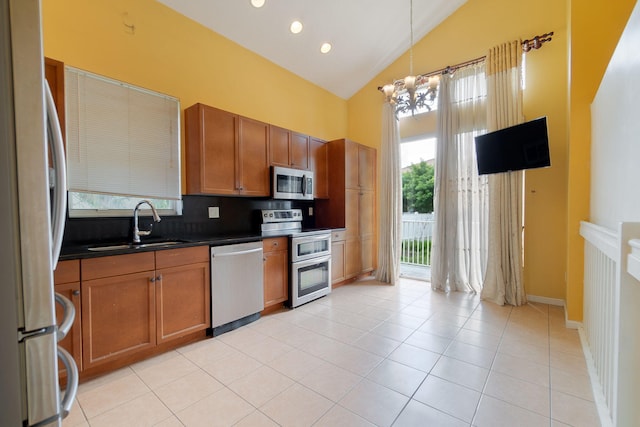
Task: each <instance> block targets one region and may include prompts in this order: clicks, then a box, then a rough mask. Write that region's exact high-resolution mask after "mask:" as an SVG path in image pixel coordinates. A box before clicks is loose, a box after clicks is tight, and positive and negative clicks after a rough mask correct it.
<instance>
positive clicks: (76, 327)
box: [53, 259, 82, 377]
mask: <svg viewBox="0 0 640 427" xmlns="http://www.w3.org/2000/svg"><path fill="white" fill-rule="evenodd" d="M53 277H54V290H55V292H57V293H59V294H61V295H62V296H64V297H66V298H67V299H69V300H70V301H71V302H72V303H73V306H74V307H75V309H76V318H75V319H74V321H73V326H72V327H71V330H70V331H69V333H67V336H66V337H65V338H64V339H63V340H62V341H60V342H59V343H58V345H59V346H61V347H62V348H64V349H65V350H67V351H68V352H69V354H71V356H73V359H74V360H75V362H76V366H77V367H78V369H79V370H81V369H82V326H81V318H82V313H81V303H80V260H77V259H76V260H69V261H60V262H58V267H57V268H56V270H55V271H54V272H53ZM63 317H64V313H63V310H62V307H61V306H60V304H56V319H57V322H58V324H60V323H61V322H62V319H63ZM58 371H59V373H60V376H61V377H65V376H66V375H67V374H66V371H65V368H64V365H63V364H62V363H60V364H59V365H58Z"/></svg>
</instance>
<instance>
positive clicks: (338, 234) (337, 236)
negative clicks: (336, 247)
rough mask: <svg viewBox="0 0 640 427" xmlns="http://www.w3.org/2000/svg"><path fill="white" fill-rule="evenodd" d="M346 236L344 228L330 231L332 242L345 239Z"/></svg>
mask: <svg viewBox="0 0 640 427" xmlns="http://www.w3.org/2000/svg"><path fill="white" fill-rule="evenodd" d="M346 237H347V232H346V231H345V230H340V231H336V230H334V231H332V232H331V241H332V242H341V241H343V240H345V239H346Z"/></svg>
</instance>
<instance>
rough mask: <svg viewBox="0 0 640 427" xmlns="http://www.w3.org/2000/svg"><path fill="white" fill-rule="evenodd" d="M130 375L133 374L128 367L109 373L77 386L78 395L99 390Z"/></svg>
mask: <svg viewBox="0 0 640 427" xmlns="http://www.w3.org/2000/svg"><path fill="white" fill-rule="evenodd" d="M130 375H135V373H134V372H133V370H132V369H131V368H130V367H128V366H127V367H126V368H122V369H118V370H117V371H113V372H109V373H108V374H105V375H103V376H101V377H97V378H93V379H91V380H89V381H85V382H83V383H81V384H80V385H78V394H84V393H87V392H90V391H91V390H93V389H95V388H100V387H102V386H104V385H106V384H109V383H112V382H116V381H118V380H120V379H122V378H125V377H128V376H130Z"/></svg>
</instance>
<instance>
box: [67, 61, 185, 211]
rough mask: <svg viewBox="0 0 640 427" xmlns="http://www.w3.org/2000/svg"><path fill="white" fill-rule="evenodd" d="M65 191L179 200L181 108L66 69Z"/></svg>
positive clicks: (123, 85)
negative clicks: (67, 185)
mask: <svg viewBox="0 0 640 427" xmlns="http://www.w3.org/2000/svg"><path fill="white" fill-rule="evenodd" d="M65 101H66V102H65V104H66V117H67V123H66V130H67V147H66V149H67V169H68V170H67V174H68V181H69V191H75V192H88V193H99V194H111V195H123V196H135V197H143V198H155V199H170V200H180V192H181V191H180V190H181V188H180V140H179V135H180V125H179V123H180V122H179V117H180V102H179V101H178V100H177V99H176V98H173V97H170V96H167V95H163V94H160V93H155V92H151V91H148V90H146V89H142V88H138V87H135V86H132V85H128V84H126V83H122V82H118V81H115V80H111V79H107V78H105V77H102V76H98V75H95V74H91V73H88V72H86V71H82V70H78V69H75V68H72V67H66V69H65Z"/></svg>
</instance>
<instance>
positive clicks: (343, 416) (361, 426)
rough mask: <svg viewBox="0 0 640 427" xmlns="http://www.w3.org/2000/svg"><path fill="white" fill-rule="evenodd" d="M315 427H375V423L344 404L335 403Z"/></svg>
mask: <svg viewBox="0 0 640 427" xmlns="http://www.w3.org/2000/svg"><path fill="white" fill-rule="evenodd" d="M313 427H374V425H373V424H371V423H370V422H369V421H367V420H365V419H364V418H362V417H361V416H359V415H356V414H354V413H353V412H351V411H348V410H346V409H345V408H343V407H342V406H340V405H334V406H333V408H331V409H329V411H328V412H327V413H326V414H324V415H323V416H322V418H320V419H319V420H318V422H317V423H315V424H314V425H313Z"/></svg>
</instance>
